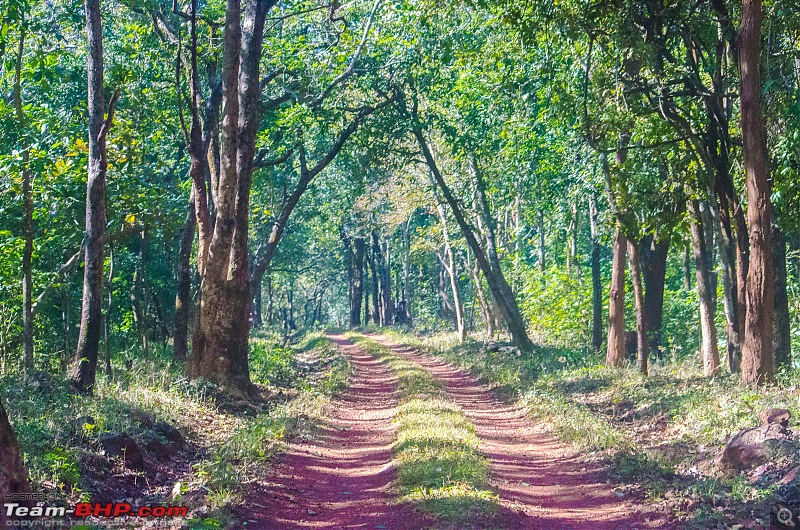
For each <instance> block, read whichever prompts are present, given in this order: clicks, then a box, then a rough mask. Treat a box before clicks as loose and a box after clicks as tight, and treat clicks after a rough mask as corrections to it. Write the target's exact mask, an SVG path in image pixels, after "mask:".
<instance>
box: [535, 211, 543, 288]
mask: <svg viewBox="0 0 800 530" xmlns="http://www.w3.org/2000/svg"><path fill="white" fill-rule="evenodd" d="M536 219H537V221H538V227H537V228H538V230H537V232H539V263H538V264H537V265H538V267H539V272H541V273H543V272H544V270H545V246H544V242H545V239H544V212H543V211H542V210H541V209H540V210H539V211H538V213H537V215H536Z"/></svg>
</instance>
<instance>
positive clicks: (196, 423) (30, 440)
mask: <svg viewBox="0 0 800 530" xmlns="http://www.w3.org/2000/svg"><path fill="white" fill-rule="evenodd" d="M250 355H251V362H252V364H251V368H252V370H251V373H252V379H253V381H254V382H255V383H257V384H259V385H260V387H261V389H262V392H263V393H264V394H265V395H266V396H267V398H268V400H269V401H268V403H267V404H265V405H262V406H259V407H251V408H247V409H240V410H239V409H237V405H236V404H235V403H229V401H230V400H229V399H228V398H226V397H225V396H224V395H223V394H220V393H218V390H217V389H216V387H214V385H211V384H209V383H206V382H201V381H193V382H192V381H189V380H188V379H187V378H186V376H185V375H184V370H183V366H182V365H180V364H176V363H174V362H173V361H172V360H171V359H170V356H171V355H170V352H169V351H166V350H156V351H155V352H154V353H153V355H151V356H150V358H149V359H146V360H145V359H141V358H137V357H135V356H133V355H132V354H131V353H129V352H120V353H119V354H118V355H117V356H116V358H115V360H114V377H113V378H108V377H106V376H105V375H104V374H98V380H97V384H96V387H95V396H92V397H86V396H78V395H73V394H71V393H70V391H69V388H68V386H67V384H66V383H65V382H64V381H63V379H61V378H58V377H56V376H53V378H52V379H51V381H50V383H49V384H48V385H47V386H46V387H44V388H36V387H31V386H24V385H23V384H21V383H20V381H19V378H17V377H14V376H13V374H11V375H9V376H7V377H5V378H3V379H0V397H1V398H2V399H3V400H4V402H5V403H6V404H7V410H8V412H9V415H10V419H11V421H12V425H13V427H14V431H15V433H16V434H17V436H18V438H19V440H20V444H21V446H22V448H23V451H24V455H25V462H26V465H27V467H28V469H29V472H30V476H31V480H32V482H33V485H34V487H35V488H36V489H37V490H43V491H48V492H53V491H61V492H64V493H65V494H67V495H68V496H69V498H70V500H72V501H77V500H84V501H87V500H90V498H91V488H92V483H93V482H94V481H102V480H104V478H106V476H107V475H109V474H110V471H109V470H108V469H105V468H102V469H95V468H92V469H89V468H87V467H86V464H85V462H95V463H96V462H97V461H98V459H102V458H104V457H102V456H100V455H99V449H98V441H99V439H100V437H101V436H102V435H103V434H105V433H111V432H113V433H118V432H125V433H129V434H130V435H131V436H133V437H134V438H138V437H139V433H140V432H141V431H142V429H143V427H142V425H141V424H140V421H139V419H140V417H141V414H142V413H145V414H148V415H149V416H151V417H152V418H153V419H154V420H155V421H165V422H167V423H170V424H172V425H174V426H176V427H177V428H178V429H179V430H180V431H181V432H182V433H183V434H184V435H185V436H186V437H187V438H188V439H189V440H190V441H191V442H193V443H194V444H196V445H198V446H199V447H200V448H201V453H203V454H204V456H203V457H202V459H201V460H199V461H196V462H195V464H194V468H193V471H192V473H190V474H189V475H187V476H186V477H184V478H183V479H182V483H181V491H182V492H183V493H186V492H189V491H204V492H205V497H206V503H205V504H206V505H208V506H210V508H211V511H210V512H208V513H207V514H206V515H207V517H206V518H205V520H206V522H207V523H208V525H211V526H208V525H207V527H209V528H211V527H217V528H219V527H224V526H225V524H228V523H229V522H230V515H229V513H228V512H229V510H228V507H229V506H230V505H231V504H234V503H236V502H238V501H239V500H240V499H241V493H242V488H243V486H244V485H245V484H246V483H247V482H249V481H251V480H253V478H255V477H257V476H259V475H260V474H262V473H263V470H264V468H265V466H268V465H269V461H270V459H271V458H272V457H273V456H274V455H275V454H276V453H277V452H278V451H280V450H281V444H282V443H283V441H284V440H285V439H289V438H291V437H294V436H297V435H299V434H301V433H305V432H311V431H313V430H314V429H315V428H316V427H317V426H318V425H319V424H320V422H321V421H322V420H323V407H324V404H325V401H326V400H328V399H329V397H330V396H331V395H332V394H334V393H336V392H339V391H340V390H341V389H342V388H343V387H344V386H345V383H346V381H347V378H348V376H349V374H350V366H349V364H348V363H347V361H346V360H345V358H344V357H343V356H342V355H341V354H340V353H339V352H338V350H337V349H336V347H335V345H333V344H332V343H331V342H330V341H328V340H327V339H325V338H324V337H323V336H322V335H321V334H311V335H308V336H306V337H305V338H304V340H303V341H302V342H301V343H300V344H299V345H297V346H293V347H285V346H281V343H280V338H276V337H270V336H259V337H257V338H254V339H252V340H251V351H250ZM137 415H138V417H137ZM140 441H141V440H140ZM91 465H92V466H94V464H91ZM138 473H140V474H142V473H141V472H138ZM141 478H142V480H141V482H142V483H144V482H145V479H146V477H144V476H143V477H141ZM195 523H197V525H199V526H197V528H200V527H203V524H202V520H196V521H194V522H191V523H190V526H191V525H193V524H195ZM213 525H217V526H213Z"/></svg>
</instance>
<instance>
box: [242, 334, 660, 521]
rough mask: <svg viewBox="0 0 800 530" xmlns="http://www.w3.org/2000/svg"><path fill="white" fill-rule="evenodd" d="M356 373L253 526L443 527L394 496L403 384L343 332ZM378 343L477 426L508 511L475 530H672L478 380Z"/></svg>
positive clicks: (269, 492) (276, 475) (299, 446)
mask: <svg viewBox="0 0 800 530" xmlns="http://www.w3.org/2000/svg"><path fill="white" fill-rule="evenodd" d="M329 338H330V339H331V340H333V341H334V342H335V343H336V344H337V345H338V346H339V348H340V349H341V350H342V352H343V353H344V354H345V355H346V356H347V358H348V359H349V361H350V362H351V364H352V366H353V374H352V377H351V380H350V383H349V385H348V390H347V391H346V392H345V393H344V395H343V396H341V397H340V398H338V399H335V400H334V401H333V402H332V403H331V404H330V408H329V412H328V419H329V422H328V424H327V425H325V427H324V429H323V432H322V434H321V436H319V437H317V438H314V439H312V440H300V441H297V442H293V443H291V444H290V446H289V449H288V451H287V453H286V454H285V455H283V456H282V457H281V458H280V459H279V461H278V462H277V463H276V465H275V467H274V469H273V470H272V476H271V477H269V480H268V484H267V485H266V487H265V488H264V489H263V491H259V492H254V493H257V495H256V496H255V498H252V499H250V501H251V502H252V503H254V504H253V505H252V506H249V507H248V508H246V511H245V512H244V513H240V516H241V517H242V518H243V520H244V521H247V526H246V528H247V529H270V530H272V529H295V528H297V529H304V528H329V529H344V528H362V529H387V530H422V529H427V528H441V527H442V525H441V524H438V523H437V522H435V521H431V520H430V519H429V518H428V517H427V516H425V515H424V514H421V513H419V512H417V511H415V510H414V509H413V508H412V507H411V506H409V505H407V504H400V503H398V502H397V501H396V500H395V499H394V498H393V496H392V494H391V490H390V484H391V481H392V478H393V468H392V463H391V462H392V452H391V445H392V442H393V440H394V428H393V426H392V418H393V417H394V415H395V412H396V407H397V403H398V397H399V396H398V392H397V384H396V379H395V377H394V376H393V374H392V373H391V372H390V370H389V369H388V368H387V367H386V366H385V365H384V364H383V363H381V362H379V361H377V360H376V359H375V358H374V357H372V356H371V355H369V354H367V353H366V352H364V351H363V350H362V349H360V348H358V347H357V346H355V345H353V344H352V343H351V342H350V341H348V340H347V339H346V338H345V337H343V336H341V335H329ZM370 338H372V339H373V340H375V341H377V342H379V343H381V344H383V345H384V346H386V347H388V348H391V349H392V350H394V351H395V352H396V353H397V354H398V355H401V356H403V357H405V358H407V359H408V360H411V361H414V362H416V363H418V364H419V365H420V366H422V367H423V368H425V369H426V370H428V371H430V372H431V373H432V374H433V375H434V376H435V377H436V378H437V379H439V380H440V381H441V382H442V383H443V384H444V386H445V388H446V390H447V393H448V394H449V395H450V397H451V399H453V400H454V401H455V402H456V403H457V404H458V405H459V406H460V407H461V408H462V409H463V410H464V413H465V414H466V415H467V417H468V418H469V419H470V420H471V421H472V422H473V424H474V425H475V429H476V432H477V434H478V436H479V438H480V440H481V445H480V449H481V451H482V452H483V453H484V454H485V456H486V457H487V459H488V460H489V462H490V473H491V484H492V486H493V489H494V490H495V491H496V492H497V494H498V495H499V497H500V504H501V506H502V510H501V512H500V513H499V514H498V516H497V517H495V518H494V519H492V520H491V521H490V522H476V528H493V529H495V528H496V529H512V528H514V529H517V528H519V529H542V530H551V529H552V530H582V529H586V530H589V529H591V530H603V529H621V530H622V529H624V530H633V529H646V528H671V527H672V526H671V525H670V524H669V523H668V522H667V521H666V520H664V519H663V516H660V515H659V514H654V513H649V512H646V511H644V509H643V508H642V507H641V506H640V505H639V504H638V503H637V502H636V501H635V500H633V499H629V498H626V497H625V496H621V495H620V494H618V493H617V492H615V491H614V489H613V488H612V486H610V485H608V484H607V483H606V482H605V477H604V476H603V474H602V472H601V471H600V470H599V469H598V468H597V467H596V466H595V465H592V464H590V463H584V462H583V459H582V458H581V457H580V455H576V454H575V452H574V451H573V450H572V449H571V448H569V447H568V446H566V445H564V444H562V443H560V442H558V441H556V440H555V439H554V438H553V437H552V436H551V435H549V434H548V433H546V432H545V431H543V430H542V429H541V428H539V427H537V425H536V424H535V423H534V422H533V421H532V420H531V419H530V418H528V417H527V416H526V414H525V411H523V410H522V409H521V408H520V407H518V406H515V405H509V404H507V403H503V402H502V401H499V400H498V399H496V398H495V397H494V396H493V395H492V393H491V392H490V391H489V390H488V389H487V388H486V387H484V386H482V385H480V384H479V383H478V382H477V381H476V379H475V378H474V377H472V376H471V375H469V374H466V373H465V372H463V371H461V370H458V369H456V368H454V367H452V366H451V365H449V364H447V363H445V362H443V361H441V360H440V359H437V358H435V357H431V356H429V355H424V354H421V353H420V352H418V351H416V350H414V349H412V348H408V347H405V346H402V345H400V344H396V343H394V342H392V341H391V340H389V339H387V338H386V337H383V336H380V335H372V336H370Z"/></svg>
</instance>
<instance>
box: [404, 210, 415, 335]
mask: <svg viewBox="0 0 800 530" xmlns="http://www.w3.org/2000/svg"><path fill="white" fill-rule="evenodd" d="M412 218H413V215H409V216H408V219H407V220H406V222H405V223H403V299H404V300H405V315H404V316H405V318H404V320H405V323H406V324H407V325H409V326H410V325H411V219H412Z"/></svg>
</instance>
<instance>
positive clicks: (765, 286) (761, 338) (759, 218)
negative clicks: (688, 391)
mask: <svg viewBox="0 0 800 530" xmlns="http://www.w3.org/2000/svg"><path fill="white" fill-rule="evenodd" d="M762 19H763V11H762V5H761V0H742V21H741V24H740V25H739V78H740V90H739V99H740V107H741V130H742V155H743V166H744V172H745V181H746V183H747V205H748V207H747V221H748V225H749V227H750V266H749V270H748V275H747V290H746V296H747V309H746V317H745V327H744V341H743V343H742V384H743V385H752V384H764V383H769V382H771V381H772V380H773V379H774V377H775V365H774V360H773V352H772V338H773V325H774V323H773V318H774V316H775V315H774V311H775V295H774V289H775V285H774V278H773V275H774V269H773V264H772V237H771V226H772V203H771V200H770V195H771V190H770V184H769V170H768V167H767V141H766V128H765V126H764V117H763V115H762V113H761V78H760V75H759V69H760V66H761V23H762Z"/></svg>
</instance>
